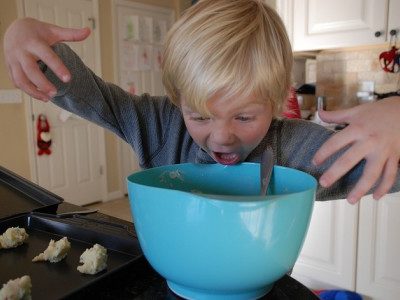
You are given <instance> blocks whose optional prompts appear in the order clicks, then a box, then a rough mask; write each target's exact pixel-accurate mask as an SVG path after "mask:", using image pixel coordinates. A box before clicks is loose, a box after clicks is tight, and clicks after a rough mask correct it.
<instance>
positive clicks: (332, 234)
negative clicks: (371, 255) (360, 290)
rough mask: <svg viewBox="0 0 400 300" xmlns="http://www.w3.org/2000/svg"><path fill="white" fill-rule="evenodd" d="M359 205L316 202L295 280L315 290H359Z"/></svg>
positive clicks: (297, 264) (295, 271)
mask: <svg viewBox="0 0 400 300" xmlns="http://www.w3.org/2000/svg"><path fill="white" fill-rule="evenodd" d="M357 230H358V204H357V205H350V204H349V203H347V201H346V200H337V201H325V202H318V201H317V202H315V206H314V211H313V214H312V218H311V223H310V227H309V230H308V233H307V238H306V240H305V242H304V245H303V248H302V251H301V254H300V257H299V259H298V260H297V262H296V265H295V267H294V269H293V273H292V276H293V277H294V278H296V279H297V280H299V281H300V282H302V283H303V284H305V285H306V286H308V287H309V288H312V289H326V288H334V287H341V288H345V289H348V290H355V279H356V278H355V273H356V262H357Z"/></svg>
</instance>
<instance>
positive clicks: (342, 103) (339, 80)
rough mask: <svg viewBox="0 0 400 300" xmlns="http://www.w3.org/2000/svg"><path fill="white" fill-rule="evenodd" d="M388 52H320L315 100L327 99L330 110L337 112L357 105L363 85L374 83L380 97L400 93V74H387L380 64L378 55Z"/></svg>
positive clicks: (368, 50) (380, 48)
mask: <svg viewBox="0 0 400 300" xmlns="http://www.w3.org/2000/svg"><path fill="white" fill-rule="evenodd" d="M388 48H389V47H388V46H380V47H373V48H365V49H346V50H335V51H334V50H326V51H321V52H319V53H318V54H317V56H316V60H317V72H316V73H317V82H316V96H318V95H324V96H326V99H327V109H328V110H334V109H339V108H345V107H352V106H355V105H357V104H358V101H357V96H356V93H357V90H358V87H359V83H360V82H362V81H373V82H374V83H375V92H377V93H387V92H393V91H397V90H399V89H400V73H387V72H384V71H383V70H382V68H381V65H380V62H379V55H380V54H381V53H382V52H383V51H388Z"/></svg>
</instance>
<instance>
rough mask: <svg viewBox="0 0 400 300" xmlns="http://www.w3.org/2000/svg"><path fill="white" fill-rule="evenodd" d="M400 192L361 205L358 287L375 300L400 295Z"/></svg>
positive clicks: (366, 200)
mask: <svg viewBox="0 0 400 300" xmlns="http://www.w3.org/2000/svg"><path fill="white" fill-rule="evenodd" d="M399 254H400V193H395V194H391V195H387V196H385V198H384V201H375V200H373V199H372V197H370V196H369V197H366V199H365V200H364V201H363V202H362V204H361V205H360V217H359V230H358V250H357V282H356V287H357V291H358V292H359V293H361V294H363V295H367V296H369V297H370V298H372V299H374V300H375V299H376V300H378V299H379V300H395V299H396V300H397V299H400V259H399Z"/></svg>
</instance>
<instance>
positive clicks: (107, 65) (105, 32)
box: [0, 0, 190, 193]
mask: <svg viewBox="0 0 400 300" xmlns="http://www.w3.org/2000/svg"><path fill="white" fill-rule="evenodd" d="M132 2H141V3H144V4H150V5H157V6H160V7H166V8H172V9H174V11H175V14H176V16H179V15H180V14H181V13H182V12H183V11H184V10H185V9H186V8H187V7H189V6H190V0H136V1H132ZM111 5H112V0H99V14H100V20H99V24H100V39H101V61H102V73H103V78H104V79H105V80H107V81H110V82H113V81H114V69H113V65H112V61H113V50H112V47H113V44H112V16H111V13H110V12H111ZM17 16H18V13H17V4H16V0H1V4H0V41H1V47H0V89H12V88H14V86H13V84H12V83H11V81H10V80H9V79H8V74H7V68H6V66H5V63H4V59H3V57H4V53H3V47H2V45H3V37H4V32H5V30H6V28H7V27H8V26H9V25H10V24H11V23H12V21H13V20H15V19H16V18H17ZM27 139H28V138H27V124H26V118H25V109H24V104H23V103H17V104H0V165H2V166H4V167H6V168H9V169H11V170H13V171H15V172H17V173H18V174H21V175H22V176H24V177H27V178H31V174H30V167H29V155H28V140H27ZM105 140H106V157H107V181H108V192H109V193H112V192H113V191H116V190H118V189H119V183H120V180H119V169H118V165H117V164H116V163H115V162H116V161H118V159H117V157H118V154H117V140H116V138H115V137H114V136H113V135H112V134H110V133H108V132H106V133H105ZM32 142H33V141H32Z"/></svg>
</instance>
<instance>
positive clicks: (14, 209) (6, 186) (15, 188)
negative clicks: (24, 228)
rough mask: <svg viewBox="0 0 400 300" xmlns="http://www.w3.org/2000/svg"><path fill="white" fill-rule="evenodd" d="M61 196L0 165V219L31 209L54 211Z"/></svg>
mask: <svg viewBox="0 0 400 300" xmlns="http://www.w3.org/2000/svg"><path fill="white" fill-rule="evenodd" d="M61 202H63V198H61V197H60V196H57V195H55V194H53V193H51V192H49V191H47V190H45V189H44V188H42V187H40V186H38V185H36V184H34V183H32V182H30V181H29V180H27V179H25V178H23V177H21V176H19V175H17V174H15V173H14V172H11V171H10V170H8V169H6V168H4V167H2V166H0V220H2V219H5V218H8V217H12V216H15V215H19V214H24V213H29V212H31V211H42V212H48V213H55V212H56V211H57V207H58V204H60V203H61Z"/></svg>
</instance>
